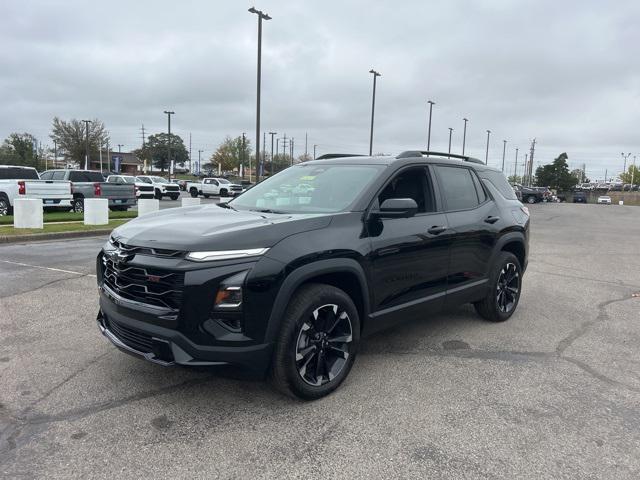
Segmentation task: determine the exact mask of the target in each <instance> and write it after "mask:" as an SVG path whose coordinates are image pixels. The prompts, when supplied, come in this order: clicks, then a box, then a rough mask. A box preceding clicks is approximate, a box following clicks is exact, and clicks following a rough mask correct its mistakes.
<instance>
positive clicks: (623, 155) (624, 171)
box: [620, 152, 631, 173]
mask: <svg viewBox="0 0 640 480" xmlns="http://www.w3.org/2000/svg"><path fill="white" fill-rule="evenodd" d="M620 155H622V158H624V167H623V168H622V173H626V171H627V159H628V158H629V157H630V156H631V154H630V153H627V154H626V155H625V154H624V152H622V153H621V154H620Z"/></svg>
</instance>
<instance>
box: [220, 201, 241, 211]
mask: <svg viewBox="0 0 640 480" xmlns="http://www.w3.org/2000/svg"><path fill="white" fill-rule="evenodd" d="M217 205H218V206H219V207H220V208H228V209H230V210H235V211H236V212H237V211H238V209H237V208H234V207H232V206H231V205H229V204H228V203H218V204H217Z"/></svg>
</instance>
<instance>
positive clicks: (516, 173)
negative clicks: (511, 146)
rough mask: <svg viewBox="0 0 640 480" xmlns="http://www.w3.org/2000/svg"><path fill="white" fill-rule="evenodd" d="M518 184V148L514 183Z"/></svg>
mask: <svg viewBox="0 0 640 480" xmlns="http://www.w3.org/2000/svg"><path fill="white" fill-rule="evenodd" d="M517 182H518V147H516V166H515V167H514V169H513V183H517Z"/></svg>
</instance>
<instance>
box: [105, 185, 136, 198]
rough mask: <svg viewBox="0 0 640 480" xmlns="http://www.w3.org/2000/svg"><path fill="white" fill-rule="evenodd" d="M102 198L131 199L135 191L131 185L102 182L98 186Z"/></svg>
mask: <svg viewBox="0 0 640 480" xmlns="http://www.w3.org/2000/svg"><path fill="white" fill-rule="evenodd" d="M100 190H101V191H102V193H101V195H100V196H101V197H103V198H133V197H135V191H134V187H133V185H122V184H120V185H118V184H117V183H108V182H104V183H101V184H100Z"/></svg>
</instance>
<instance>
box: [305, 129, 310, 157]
mask: <svg viewBox="0 0 640 480" xmlns="http://www.w3.org/2000/svg"><path fill="white" fill-rule="evenodd" d="M308 140H309V139H308V138H307V132H304V159H305V160H306V159H307V142H308Z"/></svg>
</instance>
